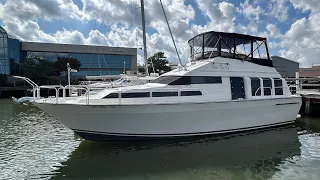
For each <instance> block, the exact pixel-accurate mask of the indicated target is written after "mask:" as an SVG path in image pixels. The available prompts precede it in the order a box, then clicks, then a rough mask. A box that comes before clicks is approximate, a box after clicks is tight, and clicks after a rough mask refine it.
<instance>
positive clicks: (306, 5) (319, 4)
mask: <svg viewBox="0 0 320 180" xmlns="http://www.w3.org/2000/svg"><path fill="white" fill-rule="evenodd" d="M290 2H291V3H292V5H293V6H294V7H295V8H297V9H302V10H303V11H308V10H311V11H312V12H313V13H316V12H320V1H319V0H290Z"/></svg>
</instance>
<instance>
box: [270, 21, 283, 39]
mask: <svg viewBox="0 0 320 180" xmlns="http://www.w3.org/2000/svg"><path fill="white" fill-rule="evenodd" d="M266 29H267V31H268V33H269V34H270V35H271V36H272V37H273V38H282V37H283V35H282V34H281V32H280V30H279V29H278V28H277V26H276V25H274V24H268V25H267V27H266Z"/></svg>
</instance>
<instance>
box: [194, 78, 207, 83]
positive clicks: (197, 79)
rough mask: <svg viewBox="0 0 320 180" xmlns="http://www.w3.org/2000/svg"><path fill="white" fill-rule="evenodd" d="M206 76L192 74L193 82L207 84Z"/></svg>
mask: <svg viewBox="0 0 320 180" xmlns="http://www.w3.org/2000/svg"><path fill="white" fill-rule="evenodd" d="M206 83H207V82H206V78H205V77H203V76H192V77H191V84H206Z"/></svg>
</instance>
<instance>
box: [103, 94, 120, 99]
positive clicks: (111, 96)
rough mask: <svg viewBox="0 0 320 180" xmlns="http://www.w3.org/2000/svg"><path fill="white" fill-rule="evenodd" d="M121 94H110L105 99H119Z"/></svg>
mask: <svg viewBox="0 0 320 180" xmlns="http://www.w3.org/2000/svg"><path fill="white" fill-rule="evenodd" d="M118 95H119V94H118V93H111V94H108V95H107V96H105V97H104V99H109V98H118V97H119V96H118Z"/></svg>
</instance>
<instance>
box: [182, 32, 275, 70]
mask: <svg viewBox="0 0 320 180" xmlns="http://www.w3.org/2000/svg"><path fill="white" fill-rule="evenodd" d="M188 43H189V45H190V50H191V57H192V60H199V59H206V58H211V57H214V56H220V57H227V58H233V59H240V60H245V61H250V62H252V63H256V64H259V65H263V66H269V67H272V66H273V65H272V61H271V59H270V56H269V51H268V46H267V38H263V37H257V36H251V35H246V34H239V33H228V32H217V31H209V32H205V33H201V34H198V35H196V36H195V37H193V38H191V39H190V40H189V41H188ZM264 52H265V54H261V53H264ZM261 55H266V56H267V57H266V58H261Z"/></svg>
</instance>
